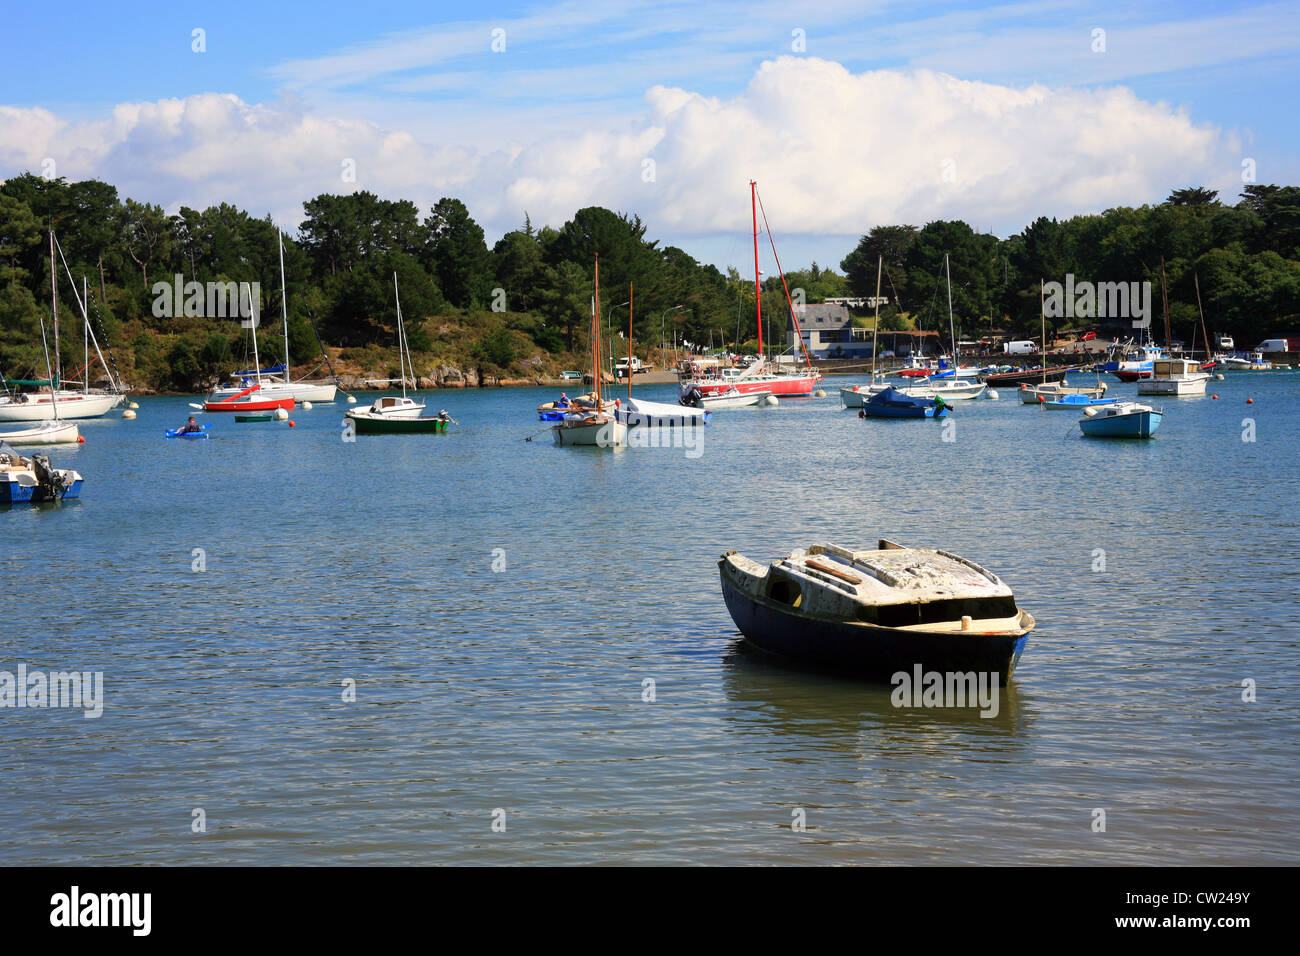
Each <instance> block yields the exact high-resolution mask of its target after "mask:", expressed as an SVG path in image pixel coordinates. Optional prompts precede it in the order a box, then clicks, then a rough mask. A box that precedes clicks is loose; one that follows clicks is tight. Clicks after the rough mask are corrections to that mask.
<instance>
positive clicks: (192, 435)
mask: <svg viewBox="0 0 1300 956" xmlns="http://www.w3.org/2000/svg"><path fill="white" fill-rule="evenodd" d="M163 437H164V438H188V439H190V440H191V441H193V440H194V439H202V438H211V437H212V436H211V435H209V434H208V426H207V425H200V426H199V430H198V431H186V430H185V429H184V428H169V429H167V430H166V431H165V432H163Z"/></svg>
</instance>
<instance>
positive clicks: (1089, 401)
mask: <svg viewBox="0 0 1300 956" xmlns="http://www.w3.org/2000/svg"><path fill="white" fill-rule="evenodd" d="M1118 401H1119V398H1089V397H1088V396H1087V395H1080V394H1077V393H1074V394H1069V395H1062V396H1061V397H1060V398H1057V399H1054V400H1053V401H1050V402H1039V404H1040V405H1042V406H1043V407H1044V408H1055V409H1062V408H1092V407H1093V406H1098V405H1114V404H1115V403H1116V402H1118Z"/></svg>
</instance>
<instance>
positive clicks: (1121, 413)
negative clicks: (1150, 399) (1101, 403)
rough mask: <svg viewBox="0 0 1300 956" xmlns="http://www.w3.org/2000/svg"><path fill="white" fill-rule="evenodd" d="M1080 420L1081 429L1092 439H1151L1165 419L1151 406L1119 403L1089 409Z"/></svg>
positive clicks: (1137, 403)
mask: <svg viewBox="0 0 1300 956" xmlns="http://www.w3.org/2000/svg"><path fill="white" fill-rule="evenodd" d="M1083 414H1084V417H1083V418H1081V419H1079V429H1080V430H1081V431H1082V432H1083V433H1084V434H1085V435H1088V436H1089V437H1091V438H1151V437H1152V436H1153V435H1155V433H1156V429H1157V428H1159V427H1160V420H1161V419H1162V418H1163V417H1164V415H1163V414H1162V413H1161V412H1158V411H1156V410H1155V409H1154V408H1152V407H1151V406H1150V405H1143V404H1141V403H1140V402H1119V403H1117V404H1115V405H1107V406H1106V407H1104V408H1095V409H1094V408H1089V409H1086V410H1085V411H1084V413H1083Z"/></svg>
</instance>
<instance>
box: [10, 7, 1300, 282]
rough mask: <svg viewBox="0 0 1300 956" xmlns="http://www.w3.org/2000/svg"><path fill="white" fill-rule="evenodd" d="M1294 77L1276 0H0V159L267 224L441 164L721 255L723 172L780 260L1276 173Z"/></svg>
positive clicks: (522, 202)
mask: <svg viewBox="0 0 1300 956" xmlns="http://www.w3.org/2000/svg"><path fill="white" fill-rule="evenodd" d="M1297 94H1300V4H1297V3H1295V2H1291V3H1267V2H1266V3H1254V2H1243V3H1232V2H1223V3H1203V2H1195V0H1192V2H1181V3H1160V2H1153V3H1137V4H1132V3H1107V2H1102V3H1082V2H1072V0H1045V2H1024V3H1003V4H979V3H962V2H957V3H942V2H940V3H931V4H927V5H919V4H915V3H905V2H872V0H856V2H834V0H832V2H825V3H802V4H797V5H795V4H790V3H768V2H762V0H758V2H747V3H740V2H732V0H720V2H711V3H708V4H698V3H685V2H683V3H678V2H669V3H634V2H622V0H616V2H559V3H545V2H540V3H526V2H519V3H493V2H490V0H487V2H478V3H462V2H453V3H428V2H424V3H420V2H391V0H374V2H366V3H359V2H355V0H347V2H341V0H319V2H315V3H312V4H303V5H299V4H293V3H284V4H271V3H265V2H262V3H251V2H244V0H231V2H226V3H222V4H219V5H218V4H206V3H199V4H193V5H180V4H175V3H165V4H164V3H130V2H127V3H124V4H103V3H84V2H79V0H67V2H61V3H59V4H53V5H48V4H46V5H38V4H31V3H15V2H12V0H0V179H2V178H4V177H7V176H10V175H14V174H16V173H19V172H22V171H24V170H31V171H33V172H36V173H45V174H52V175H57V176H64V177H67V178H68V179H70V180H77V179H85V178H91V177H95V178H101V179H104V180H106V181H108V182H110V183H112V184H113V185H115V186H117V187H118V190H119V193H120V194H121V195H124V196H130V197H132V198H135V199H138V200H141V201H146V202H153V203H157V204H159V205H161V206H163V207H164V208H165V209H166V210H168V211H169V212H175V211H176V210H178V209H179V208H180V207H181V206H190V207H195V208H203V207H205V206H208V205H212V204H216V203H220V202H230V203H234V204H236V205H238V206H240V207H242V208H245V209H247V210H248V211H249V212H250V213H252V214H254V215H258V216H261V215H266V214H268V213H269V214H270V215H271V216H272V217H273V218H274V219H275V220H276V221H277V222H278V223H280V224H281V225H282V226H284V227H285V228H287V229H289V230H291V231H292V230H293V229H294V228H295V227H296V226H297V225H298V223H299V222H300V221H301V219H302V214H303V213H302V203H303V202H304V201H305V200H307V199H310V198H312V197H313V196H315V195H318V194H320V193H323V192H335V193H337V192H350V191H353V190H357V189H368V190H370V191H372V192H375V193H378V194H379V195H381V196H384V197H386V198H393V199H398V198H401V199H410V200H413V201H415V202H416V203H417V204H418V205H419V206H420V207H421V211H422V213H424V214H427V212H428V209H429V207H430V206H432V204H433V203H434V202H436V201H437V200H438V199H439V198H441V197H442V196H455V197H458V198H460V199H462V200H463V201H464V202H465V203H466V205H467V206H468V207H469V210H470V213H471V215H473V216H474V217H475V219H477V220H478V221H479V222H480V223H481V224H482V225H483V227H484V229H485V231H486V233H487V237H488V241H489V243H492V242H494V241H495V240H496V239H497V238H499V237H500V236H501V234H502V233H503V232H505V231H507V230H510V229H513V228H517V227H518V226H520V225H521V224H522V223H523V221H524V217H525V215H528V216H529V217H530V218H531V221H532V223H533V225H534V226H540V225H543V224H550V225H553V226H557V227H558V226H560V225H562V224H563V223H564V222H565V221H566V220H567V219H568V218H570V217H571V216H572V214H573V213H574V212H575V211H576V210H577V209H579V208H581V207H583V206H588V205H601V206H606V207H609V208H611V209H614V210H616V211H619V212H625V213H634V214H637V215H639V216H640V217H641V218H642V220H643V221H644V222H645V223H646V224H647V226H648V229H647V235H648V236H650V237H651V238H657V239H659V240H660V241H661V244H662V245H676V246H680V247H681V248H683V249H685V250H686V251H687V252H689V253H690V254H691V255H693V256H695V257H696V258H697V259H700V260H701V261H705V262H713V263H715V264H716V265H718V266H719V267H724V268H725V267H726V266H727V265H735V266H737V267H739V268H740V269H741V271H742V272H745V271H747V270H746V268H745V263H746V255H747V254H749V255H751V256H752V252H751V246H750V243H751V241H752V240H751V238H750V236H749V232H750V229H751V225H750V204H749V186H748V183H749V181H750V180H751V179H754V180H757V181H758V183H759V191H760V194H761V196H762V198H763V202H764V206H765V208H766V212H767V216H768V221H769V223H770V225H771V229H772V232H773V234H774V236H775V238H776V240H777V244H778V250H779V252H780V253H781V259H782V263H783V264H784V265H785V266H786V267H787V268H790V267H791V266H802V265H807V264H808V263H810V262H812V261H814V260H815V261H817V262H819V263H820V264H821V265H823V266H827V265H829V266H832V267H836V268H838V264H839V261H840V260H841V259H842V258H843V257H844V255H846V254H847V253H848V252H849V251H850V250H851V249H852V248H853V246H854V244H855V242H856V241H857V238H858V237H859V236H860V235H862V234H863V233H866V232H867V231H869V230H870V229H871V228H872V227H873V226H875V225H881V224H893V223H899V222H907V223H911V224H914V225H923V224H924V223H926V222H928V221H931V220H934V219H940V218H944V219H954V218H960V219H964V220H966V221H967V222H969V223H970V224H971V225H972V226H973V227H975V228H977V229H978V230H980V231H982V232H993V233H996V234H998V235H1003V236H1005V235H1010V234H1013V233H1016V232H1019V231H1020V230H1021V229H1023V228H1024V226H1025V225H1027V224H1028V223H1029V222H1031V221H1032V220H1033V219H1035V218H1037V217H1038V216H1040V215H1047V216H1055V217H1068V216H1071V215H1076V214H1080V213H1089V212H1099V211H1101V210H1104V209H1107V208H1111V207H1114V206H1119V205H1140V204H1142V203H1150V202H1159V201H1161V200H1162V199H1164V198H1165V197H1166V196H1167V195H1168V194H1169V192H1170V191H1171V190H1172V189H1174V188H1178V187H1181V186H1190V185H1205V186H1209V187H1210V188H1214V189H1218V190H1220V196H1221V198H1223V199H1225V200H1227V201H1234V202H1235V201H1236V197H1237V195H1238V193H1239V192H1240V190H1241V188H1242V186H1243V184H1244V183H1248V182H1252V181H1253V182H1260V183H1279V184H1298V183H1300V124H1298V123H1297V122H1296V116H1297V109H1296V107H1295V102H1296V100H1297ZM751 262H752V259H751ZM751 268H752V266H751Z"/></svg>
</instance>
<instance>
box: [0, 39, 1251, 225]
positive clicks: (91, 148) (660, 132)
mask: <svg viewBox="0 0 1300 956" xmlns="http://www.w3.org/2000/svg"><path fill="white" fill-rule="evenodd" d="M420 109H421V111H422V112H424V111H428V112H429V113H431V114H432V116H433V118H434V120H435V121H436V116H437V114H436V108H435V107H421V108H420ZM429 119H430V117H429V116H428V115H426V116H424V117H422V118H421V126H420V127H419V129H420V130H421V131H422V130H425V129H428V128H429ZM415 128H416V127H414V126H413V127H412V129H415ZM424 135H426V134H423V133H422V132H417V133H415V134H413V133H412V132H411V131H410V130H407V129H403V128H400V127H399V126H396V125H394V124H391V123H390V125H389V127H383V126H381V125H379V124H377V123H374V122H370V121H366V120H359V119H342V118H337V117H330V116H324V115H319V114H317V113H316V112H313V111H310V110H308V109H306V108H304V107H303V105H302V103H301V102H300V101H297V100H294V99H286V100H281V101H276V102H272V103H264V104H250V103H245V102H243V101H241V100H240V99H238V98H236V97H234V96H230V95H222V94H216V93H208V94H202V95H197V96H191V97H186V98H184V99H165V100H159V101H156V102H150V103H127V104H121V105H119V106H117V107H116V108H115V109H114V110H113V112H112V114H111V115H110V116H107V117H105V118H103V119H102V120H97V121H93V122H82V123H65V122H63V121H61V120H60V119H59V118H58V117H56V116H55V115H53V114H51V113H50V112H48V111H46V110H42V109H21V108H14V107H0V164H2V166H0V174H11V173H13V172H17V171H19V170H21V169H22V168H30V169H34V170H39V166H40V163H41V161H42V159H43V158H45V157H47V156H49V157H53V158H55V159H56V161H57V162H58V173H59V174H60V175H64V176H68V177H69V178H86V177H90V176H96V177H99V178H103V179H105V180H107V181H108V182H111V183H113V184H115V185H116V186H118V187H119V190H120V191H121V193H122V194H124V195H129V196H132V197H134V198H137V199H140V200H147V201H150V202H157V203H160V204H162V205H163V206H164V207H166V208H168V209H169V210H175V209H176V208H178V207H179V206H181V205H189V206H196V207H202V206H206V205H210V204H215V203H218V202H223V201H224V202H233V203H236V204H238V205H240V206H242V207H244V208H246V209H248V210H249V211H250V212H252V213H254V214H255V215H261V214H264V213H266V212H268V211H269V212H271V213H272V215H273V216H274V217H275V218H276V219H277V220H278V221H280V222H281V223H284V224H286V225H292V224H296V223H297V222H298V221H299V220H300V218H301V215H302V206H301V204H302V202H303V201H304V200H306V199H309V198H311V197H312V196H314V195H316V194H318V193H321V192H345V191H349V190H351V189H354V188H363V189H370V190H372V191H374V192H377V193H380V194H381V195H385V196H389V197H392V198H409V199H412V200H415V201H416V202H418V203H419V204H420V205H421V206H422V207H424V209H425V210H426V211H427V207H428V206H429V205H431V204H432V202H434V201H435V200H436V199H438V198H439V197H440V196H443V195H457V196H460V197H461V198H463V199H464V200H465V201H466V203H467V204H468V205H469V207H470V211H471V213H472V214H473V215H474V216H475V217H476V218H478V219H479V220H480V221H481V222H483V223H484V225H485V226H486V227H487V229H488V231H489V233H490V234H492V233H499V232H500V231H502V230H504V229H508V228H512V227H514V226H515V225H517V224H518V223H519V222H521V221H522V219H523V213H524V210H525V209H526V210H527V211H528V212H529V213H530V214H531V216H532V218H533V221H534V223H536V224H540V223H543V222H549V223H551V224H554V225H559V224H560V223H562V222H563V221H564V220H565V219H566V218H568V217H569V216H570V215H571V214H572V213H573V212H574V211H575V210H576V209H578V208H580V207H581V206H584V205H592V204H598V205H604V206H609V207H611V208H614V209H618V210H621V211H627V212H636V213H639V214H640V215H641V216H642V218H643V219H645V220H646V221H647V223H648V224H649V226H650V233H651V235H654V236H657V237H664V238H666V239H669V240H670V241H673V242H675V243H677V244H681V245H684V246H685V247H686V248H688V249H689V248H690V245H691V244H690V238H691V237H699V238H700V239H701V240H704V239H705V238H706V237H710V236H717V235H719V234H732V235H737V234H743V233H744V232H745V231H747V229H748V224H749V204H748V196H747V194H748V185H747V183H748V180H749V179H750V178H751V177H752V178H755V179H757V180H758V181H759V184H760V189H761V190H762V192H763V195H764V197H765V201H766V204H767V210H768V214H769V217H770V218H771V222H772V227H773V229H774V230H775V231H776V234H777V236H778V238H780V237H782V236H783V235H784V236H795V235H798V234H803V235H807V236H824V235H828V234H836V235H855V234H859V233H861V232H863V231H865V230H866V229H868V228H870V227H871V226H872V225H875V224H879V223H889V222H903V221H906V222H912V223H918V224H919V223H923V222H925V221H928V220H930V219H935V218H941V217H943V218H964V219H966V220H967V221H968V222H970V223H971V224H972V225H976V226H980V227H983V228H985V229H989V228H992V229H996V230H997V231H999V232H1004V233H1005V232H1009V231H1015V230H1018V229H1019V228H1021V227H1022V226H1023V225H1025V224H1026V223H1027V222H1028V221H1030V220H1031V219H1032V218H1034V217H1036V216H1038V215H1043V214H1046V215H1056V216H1065V215H1070V214H1073V213H1076V212H1085V211H1095V210H1100V209H1105V208H1107V207H1110V206H1114V205H1121V204H1139V203H1142V202H1149V201H1158V200H1160V199H1161V198H1163V197H1164V196H1165V195H1166V194H1167V192H1168V191H1169V190H1170V189H1171V188H1173V187H1175V186H1181V185H1187V184H1191V183H1196V184H1207V185H1210V186H1212V187H1218V188H1221V189H1223V190H1224V191H1225V198H1228V199H1230V198H1231V197H1233V196H1234V195H1235V192H1236V187H1237V186H1239V182H1240V181H1239V179H1237V178H1236V177H1237V173H1238V170H1239V169H1240V148H1239V145H1238V144H1237V142H1236V140H1235V137H1234V136H1233V135H1232V134H1229V133H1225V132H1224V131H1222V130H1219V129H1217V128H1214V127H1210V126H1205V125H1199V124H1197V123H1195V122H1193V121H1192V120H1191V119H1190V118H1189V117H1188V116H1187V115H1186V114H1185V113H1183V112H1180V111H1177V110H1175V109H1173V108H1171V107H1169V106H1168V105H1166V104H1161V103H1149V102H1144V101H1142V100H1140V99H1138V98H1137V97H1136V96H1135V95H1134V94H1133V93H1131V92H1130V91H1128V90H1126V89H1124V88H1108V89H1095V90H1094V89H1050V88H1048V87H1046V86H1041V85H1033V86H1027V87H1011V86H1000V85H994V84H989V83H978V82H968V81H963V80H959V79H956V78H954V77H952V76H949V75H947V74H943V73H938V72H933V71H929V70H907V71H903V70H877V71H871V72H866V73H860V74H854V73H852V72H850V71H849V70H847V69H845V68H844V67H843V66H841V65H839V64H838V63H834V62H831V61H827V60H821V59H817V58H811V57H783V58H780V59H776V60H772V61H768V62H765V63H764V64H762V66H761V67H760V68H759V70H758V72H757V73H756V74H755V75H754V76H753V78H752V79H751V81H750V83H749V85H748V86H747V88H745V89H744V90H743V91H742V92H741V93H739V94H738V95H736V96H734V97H729V98H725V99H722V98H711V97H707V96H703V95H700V94H698V93H695V92H691V91H689V90H684V89H678V88H670V87H662V86H657V87H654V88H652V89H650V90H649V92H648V93H647V94H646V97H645V103H644V106H643V107H641V108H639V109H638V111H637V115H635V116H632V117H625V118H624V119H623V120H622V121H621V125H619V126H617V127H614V128H610V127H605V128H602V129H590V128H588V129H586V130H572V129H567V130H561V129H557V128H555V127H554V126H551V127H549V128H548V132H547V133H545V134H544V135H540V136H530V135H529V134H528V131H527V130H523V129H521V130H518V131H516V135H515V137H514V138H513V139H512V141H511V142H510V143H509V144H508V145H506V144H503V145H502V146H500V147H499V148H496V149H488V148H483V147H482V146H481V145H478V146H474V145H469V144H468V143H465V142H464V141H463V140H460V139H459V138H458V137H457V135H456V130H455V129H454V128H449V129H448V128H445V129H444V130H443V133H442V135H441V136H440V137H438V139H437V140H436V141H430V140H429V139H427V138H422V136H424ZM345 159H352V160H354V161H355V164H356V170H357V181H356V183H355V185H353V184H349V183H346V182H344V181H343V180H342V178H341V175H340V174H341V171H342V164H343V162H344V160H345ZM645 159H653V160H654V164H655V166H654V172H655V177H654V181H652V182H646V181H644V179H643V175H642V173H643V168H644V166H643V161H644V160H645ZM946 170H947V171H948V172H950V174H951V181H945V178H944V173H945V171H946Z"/></svg>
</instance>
